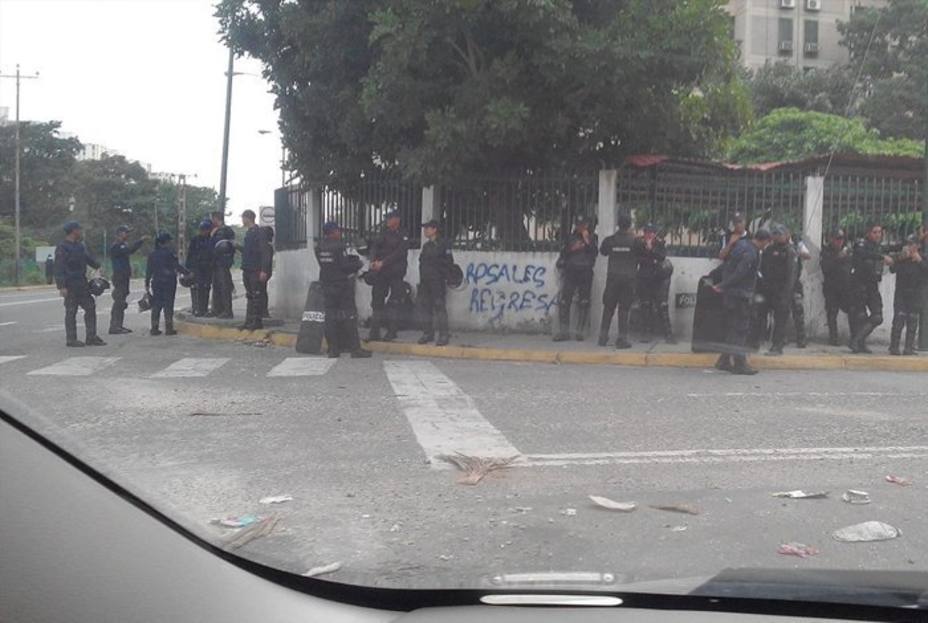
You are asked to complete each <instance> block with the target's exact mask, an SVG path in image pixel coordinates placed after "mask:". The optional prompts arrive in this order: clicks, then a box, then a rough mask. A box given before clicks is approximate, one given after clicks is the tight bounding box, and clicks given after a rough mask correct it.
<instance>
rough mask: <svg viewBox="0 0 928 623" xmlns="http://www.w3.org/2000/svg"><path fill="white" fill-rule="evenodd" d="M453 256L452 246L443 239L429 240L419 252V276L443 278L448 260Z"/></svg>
mask: <svg viewBox="0 0 928 623" xmlns="http://www.w3.org/2000/svg"><path fill="white" fill-rule="evenodd" d="M450 256H451V246H450V245H449V244H448V242H447V241H446V240H444V239H442V238H438V239H437V240H428V241H426V242H425V243H424V244H423V245H422V249H421V250H420V251H419V276H420V277H422V278H425V277H437V276H442V275H443V273H444V272H445V270H446V268H447V266H448V264H449V263H450V262H449V261H448V258H449V257H450Z"/></svg>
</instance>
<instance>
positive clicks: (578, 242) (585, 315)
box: [554, 214, 599, 342]
mask: <svg viewBox="0 0 928 623" xmlns="http://www.w3.org/2000/svg"><path fill="white" fill-rule="evenodd" d="M598 250H599V241H598V240H597V238H596V234H594V233H593V232H592V231H590V219H589V218H587V217H586V216H584V215H582V214H581V215H579V216H577V219H576V220H575V221H574V231H573V233H571V234H570V237H569V238H568V239H567V242H566V243H565V244H564V248H563V249H561V255H560V258H559V259H558V267H559V268H563V271H564V272H563V273H562V279H563V282H562V284H561V296H560V301H559V303H558V305H559V309H558V319H559V324H560V327H559V328H558V331H557V333H555V335H554V341H555V342H563V341H565V340H567V339H568V337H567V334H568V333H569V332H570V308H571V305H572V304H573V300H574V294H576V295H577V313H578V315H579V317H578V318H577V332H576V333H575V335H574V337H575V338H576V339H577V341H578V342H581V341H583V337H584V333H586V329H587V327H588V326H589V322H590V296H591V292H592V289H593V265H594V264H595V263H596V254H597V252H598Z"/></svg>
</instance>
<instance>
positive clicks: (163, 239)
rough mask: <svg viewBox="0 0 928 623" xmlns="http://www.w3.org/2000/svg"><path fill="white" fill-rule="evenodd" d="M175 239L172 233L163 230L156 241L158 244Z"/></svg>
mask: <svg viewBox="0 0 928 623" xmlns="http://www.w3.org/2000/svg"><path fill="white" fill-rule="evenodd" d="M173 239H174V238H172V237H171V234H169V233H168V232H166V231H163V232H160V233H159V234H158V235H157V236H156V237H155V242H156V243H158V244H167V243H168V242H171V240H173Z"/></svg>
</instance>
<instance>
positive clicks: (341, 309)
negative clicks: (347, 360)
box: [322, 281, 361, 353]
mask: <svg viewBox="0 0 928 623" xmlns="http://www.w3.org/2000/svg"><path fill="white" fill-rule="evenodd" d="M322 299H323V306H324V309H325V325H324V327H325V328H324V330H325V341H326V344H328V347H327V348H328V351H329V353H342V352H354V351H356V350H359V349H360V348H361V339H360V338H359V337H358V312H357V307H355V303H354V284H353V283H352V282H350V281H344V282H339V283H323V284H322Z"/></svg>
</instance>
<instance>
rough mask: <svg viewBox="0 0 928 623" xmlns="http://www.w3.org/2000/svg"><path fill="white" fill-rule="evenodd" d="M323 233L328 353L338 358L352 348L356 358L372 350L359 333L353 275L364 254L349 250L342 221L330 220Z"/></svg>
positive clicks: (321, 253)
mask: <svg viewBox="0 0 928 623" xmlns="http://www.w3.org/2000/svg"><path fill="white" fill-rule="evenodd" d="M322 234H323V236H324V238H323V239H322V241H321V242H320V243H319V245H318V246H317V247H316V259H317V260H318V261H319V282H320V284H322V298H323V305H324V307H325V341H326V344H327V345H328V346H327V348H328V356H329V357H331V358H335V357H338V356H339V355H340V354H341V353H342V352H344V351H349V352H351V356H352V358H355V359H357V358H366V357H370V356H371V352H370V351H368V350H364V349H363V348H361V340H360V338H359V337H358V310H357V307H356V306H355V302H354V281H353V280H352V279H351V275H353V274H354V273H356V272H358V271H359V270H361V267H362V263H361V258H359V257H358V256H357V255H348V254H347V252H346V248H345V243H344V242H342V232H341V229H340V228H339V226H338V223H335V222H332V221H330V222H328V223H326V224H325V225H323V226H322Z"/></svg>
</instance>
